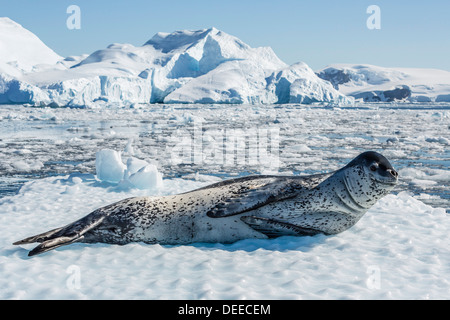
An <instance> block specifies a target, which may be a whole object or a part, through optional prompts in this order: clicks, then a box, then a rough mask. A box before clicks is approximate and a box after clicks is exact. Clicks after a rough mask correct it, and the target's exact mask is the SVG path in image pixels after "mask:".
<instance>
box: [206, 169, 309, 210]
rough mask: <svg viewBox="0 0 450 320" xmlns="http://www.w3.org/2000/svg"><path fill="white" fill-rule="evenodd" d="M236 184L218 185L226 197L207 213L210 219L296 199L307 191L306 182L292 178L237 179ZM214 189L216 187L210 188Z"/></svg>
mask: <svg viewBox="0 0 450 320" xmlns="http://www.w3.org/2000/svg"><path fill="white" fill-rule="evenodd" d="M235 181H237V182H236V183H232V182H229V183H228V184H225V183H218V184H217V185H216V187H220V188H222V190H223V191H222V192H223V193H224V196H223V197H222V198H221V199H219V200H218V201H217V203H216V204H215V205H214V206H213V207H212V208H211V209H210V210H209V211H208V212H207V213H206V215H207V216H208V217H210V218H223V217H229V216H232V215H236V214H240V213H244V212H248V211H251V210H255V209H257V208H260V207H262V206H265V205H267V204H269V203H272V202H276V201H281V200H285V199H289V198H293V197H295V196H296V195H297V194H298V193H299V192H301V191H303V190H305V189H306V187H305V182H304V181H303V180H300V179H294V178H292V177H282V176H280V177H277V176H263V177H262V178H258V177H256V178H253V179H250V178H249V179H246V180H244V179H235ZM210 188H211V189H213V188H214V185H213V186H212V187H210Z"/></svg>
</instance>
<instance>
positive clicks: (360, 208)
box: [335, 167, 377, 215]
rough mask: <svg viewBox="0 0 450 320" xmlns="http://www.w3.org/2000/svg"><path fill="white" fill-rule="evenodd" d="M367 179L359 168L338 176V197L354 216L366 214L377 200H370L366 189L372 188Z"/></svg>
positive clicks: (350, 169) (348, 170)
mask: <svg viewBox="0 0 450 320" xmlns="http://www.w3.org/2000/svg"><path fill="white" fill-rule="evenodd" d="M365 177H366V175H365V174H364V172H362V168H358V167H353V168H346V169H345V170H342V171H340V172H339V174H338V175H337V179H339V180H340V181H339V182H340V183H339V184H338V186H337V187H336V189H335V190H336V196H337V197H338V198H339V199H340V200H341V201H342V203H343V205H344V206H345V207H347V209H348V212H349V213H351V214H352V215H360V214H364V213H365V212H366V211H367V210H368V209H369V208H370V207H371V206H372V205H373V204H374V203H375V202H376V200H377V199H371V198H370V192H367V190H366V189H369V188H370V185H371V181H370V179H367V180H368V181H366V178H365Z"/></svg>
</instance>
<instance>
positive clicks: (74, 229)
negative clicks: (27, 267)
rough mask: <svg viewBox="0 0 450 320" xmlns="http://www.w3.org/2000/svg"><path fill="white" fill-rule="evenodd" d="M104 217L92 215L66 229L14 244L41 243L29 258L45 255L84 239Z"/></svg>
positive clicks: (29, 254) (30, 253)
mask: <svg viewBox="0 0 450 320" xmlns="http://www.w3.org/2000/svg"><path fill="white" fill-rule="evenodd" d="M103 219H104V216H99V215H97V214H95V212H94V214H90V215H87V216H86V217H84V218H82V219H80V220H78V221H75V222H73V223H71V224H69V225H67V226H65V227H62V228H57V229H53V230H50V231H47V232H44V233H41V234H38V235H35V236H32V237H28V238H25V239H23V240H19V241H16V242H14V243H13V245H20V244H28V243H34V242H40V244H39V245H38V246H37V247H35V248H34V249H33V250H31V251H30V252H29V253H28V256H34V255H36V254H40V253H44V252H47V251H49V250H52V249H55V248H58V247H61V246H65V245H68V244H71V243H74V242H77V241H79V240H81V239H83V238H84V236H83V235H84V234H85V233H86V232H88V231H89V230H91V229H93V228H95V227H96V226H98V225H99V224H100V223H101V222H102V221H103Z"/></svg>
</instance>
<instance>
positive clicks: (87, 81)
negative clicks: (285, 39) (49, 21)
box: [0, 18, 352, 106]
mask: <svg viewBox="0 0 450 320" xmlns="http://www.w3.org/2000/svg"><path fill="white" fill-rule="evenodd" d="M0 44H1V47H3V48H10V47H11V48H14V50H13V51H9V49H6V50H8V52H9V54H8V55H1V58H0V103H3V104H5V103H6V104H32V105H50V106H66V105H67V106H89V105H91V104H93V103H95V102H97V101H100V103H101V102H102V101H103V102H104V101H106V102H108V103H113V104H114V103H117V104H133V103H235V104H247V103H249V104H257V103H258V104H272V103H289V102H302V103H311V102H322V101H325V102H331V101H333V102H336V103H351V102H352V98H348V97H346V96H345V95H343V94H341V93H339V92H338V91H337V90H335V89H334V88H333V87H332V85H331V84H330V83H329V82H328V81H324V80H322V79H320V78H319V77H317V75H316V74H315V73H314V72H313V71H312V70H311V68H309V67H308V66H307V65H306V64H304V63H298V64H294V65H292V66H288V65H287V64H285V63H284V62H282V61H281V60H280V59H279V58H278V57H277V56H276V55H275V53H274V52H273V51H272V49H271V48H269V47H261V48H251V47H250V46H249V45H247V44H245V43H244V42H242V41H241V40H239V39H238V38H236V37H233V36H231V35H228V34H226V33H224V32H222V31H220V30H217V29H215V28H210V29H204V30H197V31H177V32H174V33H157V34H156V35H155V36H154V37H153V38H151V39H150V40H149V41H147V42H146V43H145V44H144V45H142V46H138V47H136V46H133V45H131V44H116V43H115V44H111V45H109V46H108V47H107V48H105V49H102V50H98V51H95V52H93V53H92V54H90V55H88V56H78V57H67V58H65V59H63V58H61V57H59V56H58V55H57V54H55V53H54V52H53V51H52V50H51V49H49V48H48V47H47V46H45V44H43V43H42V42H41V41H40V40H39V39H38V38H37V37H36V36H34V35H33V34H32V33H31V32H29V31H28V30H25V29H24V28H23V27H22V26H20V25H19V24H17V23H15V22H14V21H12V20H10V19H9V18H0ZM23 48H27V50H25V51H27V52H29V53H33V54H32V55H30V56H29V55H27V54H22V53H23V52H22V51H24V50H23ZM24 66H25V67H24Z"/></svg>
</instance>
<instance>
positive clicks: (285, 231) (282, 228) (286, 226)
mask: <svg viewBox="0 0 450 320" xmlns="http://www.w3.org/2000/svg"><path fill="white" fill-rule="evenodd" d="M241 220H242V221H243V222H245V223H246V224H247V225H249V226H250V227H251V228H252V229H254V230H256V231H258V232H261V233H264V234H265V235H266V236H268V237H269V238H276V237H281V236H313V235H316V234H319V233H323V232H321V231H319V230H315V229H311V228H303V227H299V226H296V225H293V224H290V223H287V222H282V221H277V220H272V219H267V218H258V217H254V216H245V217H241Z"/></svg>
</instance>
